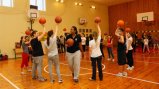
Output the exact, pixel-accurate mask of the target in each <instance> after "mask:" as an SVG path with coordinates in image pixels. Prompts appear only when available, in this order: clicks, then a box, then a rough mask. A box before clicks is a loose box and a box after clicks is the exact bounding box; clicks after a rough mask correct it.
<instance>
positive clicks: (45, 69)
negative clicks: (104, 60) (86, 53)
mask: <svg viewBox="0 0 159 89" xmlns="http://www.w3.org/2000/svg"><path fill="white" fill-rule="evenodd" d="M60 64H62V65H68V64H65V63H60ZM102 66H103V68H102V70H104V69H105V65H104V64H102ZM47 67H48V65H46V66H45V67H44V71H45V72H46V73H49V72H48V71H47V70H46V68H47ZM80 68H81V69H86V70H92V69H89V68H84V67H80ZM97 72H98V71H97ZM52 74H55V73H52ZM88 74H92V73H84V74H80V75H88ZM61 75H63V76H72V75H71V74H61Z"/></svg>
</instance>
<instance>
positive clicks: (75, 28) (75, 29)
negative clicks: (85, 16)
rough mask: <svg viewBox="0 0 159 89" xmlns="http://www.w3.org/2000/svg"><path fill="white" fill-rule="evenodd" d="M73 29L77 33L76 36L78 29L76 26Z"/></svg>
mask: <svg viewBox="0 0 159 89" xmlns="http://www.w3.org/2000/svg"><path fill="white" fill-rule="evenodd" d="M72 28H73V29H74V31H76V32H75V34H78V31H77V27H76V26H72Z"/></svg>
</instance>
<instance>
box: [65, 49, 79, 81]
mask: <svg viewBox="0 0 159 89" xmlns="http://www.w3.org/2000/svg"><path fill="white" fill-rule="evenodd" d="M66 56H67V60H68V65H69V68H70V70H71V71H72V73H73V74H74V79H78V77H79V72H80V59H81V52H80V50H78V51H76V52H74V53H69V52H66Z"/></svg>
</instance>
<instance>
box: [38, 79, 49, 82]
mask: <svg viewBox="0 0 159 89" xmlns="http://www.w3.org/2000/svg"><path fill="white" fill-rule="evenodd" d="M39 81H40V82H45V81H47V79H46V78H41V79H39Z"/></svg>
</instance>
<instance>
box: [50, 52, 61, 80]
mask: <svg viewBox="0 0 159 89" xmlns="http://www.w3.org/2000/svg"><path fill="white" fill-rule="evenodd" d="M53 64H54V66H55V69H56V74H57V76H58V80H61V75H60V64H59V56H58V55H55V56H48V69H49V75H50V80H51V81H53V74H52V65H53Z"/></svg>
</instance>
